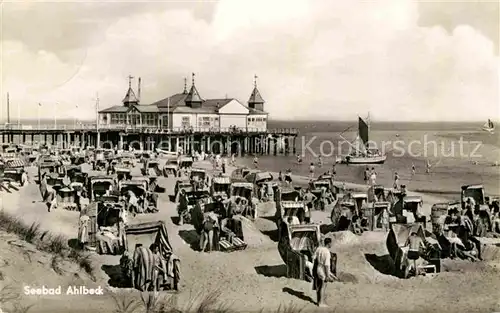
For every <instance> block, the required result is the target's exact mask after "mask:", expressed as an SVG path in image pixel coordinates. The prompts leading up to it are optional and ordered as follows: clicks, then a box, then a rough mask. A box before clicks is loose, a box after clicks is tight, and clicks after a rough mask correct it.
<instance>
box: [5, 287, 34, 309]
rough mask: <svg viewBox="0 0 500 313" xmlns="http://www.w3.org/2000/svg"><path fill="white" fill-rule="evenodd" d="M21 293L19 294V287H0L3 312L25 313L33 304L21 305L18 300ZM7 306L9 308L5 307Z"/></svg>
mask: <svg viewBox="0 0 500 313" xmlns="http://www.w3.org/2000/svg"><path fill="white" fill-rule="evenodd" d="M20 299H21V295H20V294H19V288H16V287H14V286H12V285H6V286H3V287H2V288H0V304H2V307H1V308H0V309H3V310H4V311H3V312H8V313H27V312H28V311H29V310H31V308H32V307H33V305H23V304H22V303H21V302H20ZM7 306H9V307H10V308H7Z"/></svg>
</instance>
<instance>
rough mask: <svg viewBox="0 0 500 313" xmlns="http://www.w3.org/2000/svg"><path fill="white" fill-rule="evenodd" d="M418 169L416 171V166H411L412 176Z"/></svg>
mask: <svg viewBox="0 0 500 313" xmlns="http://www.w3.org/2000/svg"><path fill="white" fill-rule="evenodd" d="M415 172H416V169H415V164H413V163H412V164H411V174H412V175H415Z"/></svg>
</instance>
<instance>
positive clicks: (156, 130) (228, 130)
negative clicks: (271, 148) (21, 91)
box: [0, 123, 298, 135]
mask: <svg viewBox="0 0 500 313" xmlns="http://www.w3.org/2000/svg"><path fill="white" fill-rule="evenodd" d="M0 130H2V131H9V130H10V131H27V132H34V131H68V132H71V131H96V130H97V126H96V124H95V123H93V124H92V123H91V124H76V125H0ZM99 130H100V131H113V130H114V131H123V132H124V133H151V134H194V133H211V134H239V133H242V134H244V133H267V134H291V135H296V134H298V130H297V129H296V128H277V129H266V128H255V127H245V128H238V127H225V128H219V127H174V128H172V129H169V128H164V127H159V126H151V125H134V126H132V125H123V124H122V125H116V124H114V125H108V124H104V125H102V124H101V125H99Z"/></svg>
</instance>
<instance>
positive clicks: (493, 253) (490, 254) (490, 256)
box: [481, 245, 500, 261]
mask: <svg viewBox="0 0 500 313" xmlns="http://www.w3.org/2000/svg"><path fill="white" fill-rule="evenodd" d="M481 249H482V251H481V252H482V253H481V254H482V255H481V256H482V257H483V260H485V261H492V260H500V247H499V246H496V245H483V246H482V247H481Z"/></svg>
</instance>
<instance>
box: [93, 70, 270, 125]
mask: <svg viewBox="0 0 500 313" xmlns="http://www.w3.org/2000/svg"><path fill="white" fill-rule="evenodd" d="M267 118H268V113H267V112H265V111H264V99H263V98H262V96H261V94H260V92H259V90H258V88H257V83H256V81H255V82H254V88H253V91H252V93H251V94H250V98H249V99H248V102H247V103H246V104H243V103H241V102H240V101H239V100H237V99H234V98H224V99H203V98H202V97H201V96H200V93H199V92H198V90H197V88H196V86H195V81H194V75H193V80H192V85H191V88H190V89H189V91H188V90H187V86H186V81H185V83H184V90H183V91H182V92H181V93H177V94H174V95H171V96H168V97H166V98H164V99H161V100H158V101H156V102H154V103H152V104H142V103H140V83H139V86H138V95H137V96H136V93H135V92H134V90H133V89H132V85H131V80H130V78H129V88H128V90H127V93H126V95H125V97H124V98H123V100H122V104H121V105H116V106H112V107H109V108H106V109H103V110H101V111H99V124H100V127H102V128H107V129H112V128H117V129H120V128H126V127H130V128H149V129H152V130H170V131H179V130H190V131H192V132H193V133H198V132H207V131H221V130H222V131H223V130H241V131H243V132H266V131H267Z"/></svg>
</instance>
